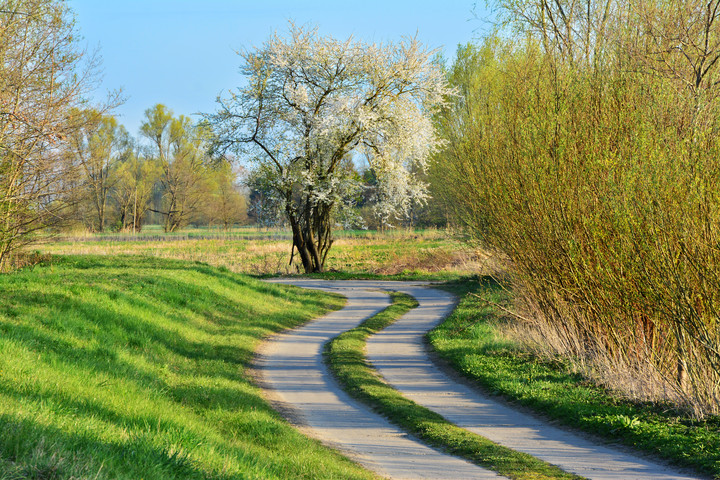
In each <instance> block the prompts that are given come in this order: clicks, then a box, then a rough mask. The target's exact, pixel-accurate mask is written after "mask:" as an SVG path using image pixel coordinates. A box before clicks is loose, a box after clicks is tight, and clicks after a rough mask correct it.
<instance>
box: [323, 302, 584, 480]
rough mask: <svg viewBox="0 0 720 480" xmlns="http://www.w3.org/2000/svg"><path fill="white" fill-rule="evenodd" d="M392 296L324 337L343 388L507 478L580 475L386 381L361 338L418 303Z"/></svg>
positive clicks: (427, 438)
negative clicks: (456, 420) (472, 428)
mask: <svg viewBox="0 0 720 480" xmlns="http://www.w3.org/2000/svg"><path fill="white" fill-rule="evenodd" d="M392 300H393V304H392V305H391V306H390V307H388V308H387V309H385V310H383V311H382V312H380V313H379V314H378V315H376V316H374V317H372V318H370V319H368V320H366V321H365V322H363V323H362V324H361V325H360V326H358V327H357V328H354V329H353V330H349V331H347V332H345V333H342V334H341V335H339V336H338V337H336V338H335V339H333V340H332V341H331V342H329V343H328V345H327V347H326V351H325V354H326V358H327V361H328V364H329V365H330V369H331V370H332V372H333V373H334V374H335V375H336V377H337V378H338V380H339V381H340V383H341V384H342V385H343V387H344V388H345V390H346V391H348V392H349V393H350V394H351V395H353V396H354V397H356V398H358V399H359V400H361V401H363V402H365V403H367V404H368V405H370V406H371V407H372V408H374V409H375V410H376V411H378V412H380V413H382V414H383V415H385V416H387V417H388V418H389V419H390V421H391V422H393V423H395V424H397V425H398V426H400V427H401V428H403V429H405V430H406V431H408V432H410V433H412V434H413V435H416V436H417V437H418V438H420V439H422V440H424V441H425V442H427V443H428V444H430V445H432V446H435V447H439V448H441V449H443V450H445V451H447V452H449V453H452V454H454V455H457V456H460V457H463V458H465V459H467V460H469V461H471V462H474V463H476V464H478V465H480V466H483V467H486V468H489V469H491V470H494V471H496V472H498V473H500V474H501V475H505V476H507V477H509V478H513V479H559V478H562V479H578V478H582V477H578V476H577V475H572V474H569V473H566V472H564V471H562V470H560V469H559V468H558V467H555V466H553V465H550V464H548V463H546V462H543V461H542V460H538V459H536V458H534V457H532V456H530V455H527V454H525V453H521V452H516V451H514V450H511V449H509V448H506V447H503V446H501V445H498V444H496V443H494V442H491V441H490V440H488V439H486V438H484V437H481V436H479V435H476V434H474V433H471V432H469V431H467V430H464V429H462V428H459V427H457V426H455V425H453V424H451V423H449V422H448V421H446V420H445V419H444V418H443V417H441V416H440V415H438V414H436V413H434V412H432V411H430V410H428V409H426V408H425V407H422V406H420V405H418V404H416V403H415V402H412V401H411V400H408V399H406V398H405V397H403V396H402V395H401V394H400V393H399V392H397V391H396V390H395V389H393V388H392V387H390V386H389V385H388V384H386V383H385V382H384V381H383V380H382V378H381V377H380V376H379V375H378V374H377V372H376V371H375V369H374V368H372V367H371V366H370V365H369V364H368V363H367V361H366V360H365V356H364V353H363V352H364V348H365V341H366V339H367V337H369V336H370V335H372V334H374V333H377V332H378V331H380V330H382V329H383V328H385V327H386V326H388V325H390V324H391V323H392V322H394V321H395V320H396V319H398V318H399V317H400V316H402V315H403V314H404V313H406V312H407V311H409V310H410V309H412V308H414V307H415V306H417V302H416V301H415V300H414V299H413V298H412V297H410V296H408V295H405V294H401V293H394V294H392Z"/></svg>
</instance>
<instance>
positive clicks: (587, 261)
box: [434, 0, 720, 415]
mask: <svg viewBox="0 0 720 480" xmlns="http://www.w3.org/2000/svg"><path fill="white" fill-rule="evenodd" d="M718 4H720V2H718V1H715V2H709V3H708V2H698V1H694V0H690V1H687V2H674V1H664V2H660V1H652V2H651V1H636V2H622V1H619V0H618V1H607V0H606V1H603V2H597V1H594V0H588V1H583V2H578V1H573V2H571V1H559V2H554V3H553V5H552V6H550V5H549V4H548V3H547V2H545V1H544V0H539V1H513V2H504V3H503V4H502V5H501V7H502V8H503V9H504V10H502V11H504V12H505V13H506V14H507V18H509V19H512V21H511V22H509V23H508V24H506V28H505V30H503V31H501V33H499V34H496V35H494V36H491V37H489V38H486V39H485V40H484V42H483V43H482V44H480V45H467V46H465V47H462V48H460V49H459V50H458V56H457V59H456V61H455V63H454V65H453V66H452V68H451V69H450V71H449V76H450V79H451V81H452V83H453V84H454V85H455V86H456V87H457V88H458V90H459V91H460V95H459V96H458V97H457V99H456V101H455V102H454V104H453V105H452V107H450V108H448V109H447V110H446V111H445V112H444V113H443V115H441V116H440V117H439V118H438V123H439V124H440V126H441V129H442V130H443V132H444V134H445V136H446V138H447V139H448V146H447V148H446V149H445V151H444V153H443V154H442V155H440V156H439V157H438V159H437V162H436V164H435V166H434V168H435V170H436V172H435V175H436V177H437V176H439V175H441V176H442V177H443V182H442V184H443V185H447V186H451V187H446V188H444V189H443V188H441V190H442V194H443V195H444V196H445V197H446V199H447V200H448V201H449V203H451V204H452V205H454V206H455V209H456V214H457V217H458V219H459V220H460V221H461V222H462V223H464V224H465V225H466V227H467V228H468V230H469V231H470V232H471V233H472V234H473V236H474V237H476V238H478V239H480V240H481V241H483V243H484V244H485V245H487V246H489V247H491V248H495V249H497V250H498V251H501V252H503V253H504V254H505V255H506V256H507V258H509V261H510V262H509V264H510V269H511V271H512V273H513V274H514V278H515V279H516V281H517V285H518V287H519V288H520V289H521V290H522V291H523V292H524V293H526V294H527V298H529V299H530V302H531V304H532V306H533V307H534V308H535V310H536V312H537V315H536V316H535V317H536V318H539V319H540V320H541V321H542V323H543V324H544V331H546V332H547V331H550V332H551V334H552V336H553V337H554V338H556V339H560V340H562V341H561V342H560V345H561V350H563V353H565V354H569V355H572V356H573V357H575V358H577V359H581V360H582V361H583V362H584V363H585V364H586V365H589V366H592V365H593V364H597V363H598V362H600V361H601V360H603V361H604V360H610V363H611V364H612V365H614V368H615V369H616V370H618V371H619V372H617V373H621V374H624V375H626V377H627V378H635V379H645V380H646V381H652V382H653V383H654V388H648V386H647V385H644V386H643V387H642V388H641V390H642V391H643V393H644V394H645V396H646V397H648V398H649V399H652V400H655V399H663V400H672V401H675V402H677V403H678V404H680V405H682V406H684V407H690V408H692V409H693V411H694V412H695V413H696V414H698V415H704V414H707V413H714V414H717V413H719V412H720V326H719V325H718V312H719V309H720V275H719V274H720V263H719V262H718V260H720V258H719V257H720V244H719V243H718V233H719V230H718V222H719V221H720V214H719V213H720V212H719V208H720V155H719V154H720V140H719V139H720V137H718V130H719V127H720V100H719V99H718V91H719V88H720V87H719V86H718V84H717V83H716V82H717V81H718V80H720V79H718V78H717V75H718V74H717V70H718V58H719V57H720V48H718V44H719V43H720V34H719V33H720V32H719V31H718V26H717V24H716V23H715V22H716V19H717V9H718ZM508 32H512V33H513V35H507V33H508ZM548 327H550V328H549V330H548Z"/></svg>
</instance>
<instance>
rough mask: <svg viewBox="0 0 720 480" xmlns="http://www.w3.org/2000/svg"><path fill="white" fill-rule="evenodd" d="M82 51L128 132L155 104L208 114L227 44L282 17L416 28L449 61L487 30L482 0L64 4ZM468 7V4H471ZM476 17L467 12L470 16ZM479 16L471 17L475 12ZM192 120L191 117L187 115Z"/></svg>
mask: <svg viewBox="0 0 720 480" xmlns="http://www.w3.org/2000/svg"><path fill="white" fill-rule="evenodd" d="M67 3H68V5H69V6H70V8H72V9H73V10H74V11H75V13H76V16H77V26H78V28H79V30H80V33H81V34H82V36H83V38H84V42H85V44H86V45H87V47H88V49H89V50H94V49H96V48H97V49H99V52H100V55H101V57H102V60H103V61H102V69H103V81H102V85H101V91H99V92H98V98H101V97H102V96H103V92H107V91H108V90H113V89H118V88H122V89H123V92H124V95H125V97H126V98H127V101H126V102H125V104H124V105H122V106H120V107H119V108H118V109H117V110H116V114H117V115H118V116H119V119H120V122H121V123H123V124H124V125H125V126H126V127H127V129H128V131H129V132H130V133H131V134H133V135H136V136H137V133H138V128H139V126H140V123H141V122H142V118H143V114H144V111H145V110H146V109H147V108H149V107H151V106H152V105H154V104H156V103H164V104H165V105H167V106H168V107H169V108H171V109H172V110H173V111H174V112H175V113H176V114H184V115H191V116H192V115H193V114H195V113H197V112H212V111H214V110H215V99H216V97H217V96H218V94H220V93H221V92H223V91H227V90H229V89H233V88H235V87H237V86H238V85H241V84H242V81H243V80H242V76H241V75H240V74H239V72H238V69H239V66H240V58H239V57H238V56H237V54H236V53H235V52H236V51H237V50H243V49H252V48H253V47H259V46H261V45H262V44H263V42H264V41H265V40H266V39H267V38H268V37H269V36H270V34H271V33H272V32H274V31H279V32H281V33H282V32H287V24H288V20H290V19H292V20H293V21H295V22H296V23H298V24H307V23H309V24H313V25H317V26H318V28H319V32H320V34H321V35H332V36H334V37H336V38H339V39H346V38H347V37H349V36H350V35H352V36H354V37H355V38H358V39H361V40H363V41H368V42H378V43H380V42H389V41H392V42H395V41H399V40H400V39H401V38H402V37H403V36H414V35H415V34H417V36H418V38H419V40H420V41H421V42H423V43H424V44H425V45H427V46H429V47H432V48H441V49H443V51H444V54H445V56H446V57H447V58H448V59H452V58H453V56H454V53H455V50H456V47H457V45H458V44H460V43H466V42H468V41H470V40H473V39H474V38H478V37H480V36H481V35H482V34H483V32H484V31H486V30H487V29H488V24H487V22H486V21H484V20H487V18H488V14H487V13H486V10H485V7H484V2H483V1H482V0H480V1H477V2H476V1H475V0H435V1H427V0H415V1H412V0H354V1H351V2H348V1H343V0H307V1H292V0H252V1H248V0H67ZM476 4H477V5H476ZM476 15H477V17H476ZM478 17H479V18H478ZM192 118H195V119H197V118H198V117H196V116H193V117H192Z"/></svg>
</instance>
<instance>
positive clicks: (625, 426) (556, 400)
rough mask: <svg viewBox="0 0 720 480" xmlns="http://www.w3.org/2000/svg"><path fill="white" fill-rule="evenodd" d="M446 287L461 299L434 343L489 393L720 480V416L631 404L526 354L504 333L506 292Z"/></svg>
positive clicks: (494, 287) (477, 284)
mask: <svg viewBox="0 0 720 480" xmlns="http://www.w3.org/2000/svg"><path fill="white" fill-rule="evenodd" d="M441 288H443V287H441ZM445 288H446V289H447V290H449V291H451V292H453V293H455V294H456V295H458V296H460V297H461V298H462V300H461V301H460V303H459V305H458V307H457V308H456V309H455V311H454V312H453V313H452V314H451V315H450V316H449V317H448V318H447V320H446V321H445V322H444V323H442V324H441V325H439V326H438V327H437V328H436V329H434V330H433V331H432V332H430V333H429V334H428V340H429V342H430V344H431V345H432V347H433V348H434V350H435V351H436V352H437V353H438V354H439V355H440V357H442V358H443V359H445V360H446V361H448V362H449V364H450V365H451V366H452V367H453V368H454V369H456V370H457V371H459V372H461V373H462V374H463V375H465V376H466V377H468V378H470V379H472V380H473V381H475V382H476V383H477V384H478V385H480V386H481V387H482V388H483V389H484V390H486V391H487V392H489V393H492V394H496V395H500V396H503V397H504V398H506V399H509V400H511V401H513V402H516V403H517V404H520V405H524V406H526V407H529V408H531V409H532V410H534V411H536V412H539V413H541V414H542V415H544V416H546V417H548V418H550V419H553V420H555V421H558V422H560V423H562V424H564V425H567V426H571V427H575V428H578V429H580V430H583V431H585V432H589V433H592V434H595V435H597V436H599V437H602V438H604V439H606V440H608V441H611V442H617V443H622V444H625V445H628V446H631V447H633V448H635V449H636V450H639V451H642V452H646V453H649V454H652V455H655V456H658V457H660V458H663V459H665V460H668V461H670V462H672V463H675V464H677V465H679V466H683V467H689V468H692V469H694V470H696V471H697V472H699V473H700V474H703V475H708V476H712V477H713V478H720V417H708V418H706V419H705V420H702V421H699V420H695V419H693V418H692V416H691V415H690V414H688V413H684V412H680V411H677V410H676V409H673V408H671V407H670V406H667V405H661V404H651V403H636V402H632V401H630V400H626V399H623V398H622V397H620V396H619V395H618V394H616V393H614V392H611V391H608V390H606V389H603V388H601V387H598V386H596V385H594V384H593V383H591V382H589V381H587V380H586V379H584V378H583V377H582V376H580V375H578V374H576V373H573V369H572V366H571V365H570V363H569V361H568V360H563V359H540V358H537V357H535V356H532V355H530V354H528V353H527V351H525V350H524V349H523V348H522V346H521V345H519V344H518V343H515V342H513V341H511V340H509V339H508V337H507V336H505V335H504V334H503V327H502V325H503V323H504V322H508V321H509V322H512V321H514V320H512V319H508V318H507V317H506V316H505V317H504V316H503V312H502V311H501V310H500V309H498V308H497V307H496V306H494V305H493V304H495V305H503V304H507V303H508V293H507V292H506V290H505V289H503V288H502V286H501V285H499V284H498V283H496V282H495V281H494V280H492V279H490V278H482V279H480V280H479V281H478V280H476V281H472V282H468V281H464V282H455V283H451V284H448V285H447V286H446V287H445ZM468 293H472V294H474V295H478V297H475V296H472V295H467V294H468ZM488 302H490V303H488Z"/></svg>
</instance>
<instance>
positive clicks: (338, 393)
mask: <svg viewBox="0 0 720 480" xmlns="http://www.w3.org/2000/svg"><path fill="white" fill-rule="evenodd" d="M271 281H273V282H277V283H286V284H292V285H296V286H300V287H304V288H312V289H317V290H323V291H328V292H334V293H338V294H340V295H343V296H345V297H347V299H348V302H347V305H346V306H345V308H343V309H342V310H338V311H336V312H333V313H330V314H328V315H326V316H324V317H321V318H319V319H316V320H313V321H312V322H310V323H308V324H306V325H305V326H303V327H301V328H299V329H296V330H292V331H290V332H286V333H284V334H280V335H277V336H275V337H273V338H271V339H270V340H269V341H267V342H266V343H264V344H263V346H262V347H261V349H260V351H259V354H258V367H259V370H260V375H261V381H262V384H263V386H264V387H265V389H266V392H267V395H268V397H269V398H270V399H271V401H273V403H274V405H275V406H276V408H278V409H279V410H280V411H281V412H283V414H284V415H285V416H286V417H287V418H288V419H289V420H290V421H292V422H293V423H294V424H295V425H297V426H298V428H300V429H301V430H303V431H304V432H305V433H306V434H308V435H310V436H312V437H315V438H317V439H319V440H321V441H322V442H323V443H325V444H327V445H329V446H332V447H334V448H337V449H338V450H340V451H342V452H343V453H344V454H346V455H347V456H349V457H351V458H353V459H354V460H356V461H357V462H358V463H360V464H362V465H363V466H365V467H366V468H368V469H370V470H373V471H375V472H377V473H378V474H380V475H382V476H386V477H388V478H392V479H489V478H502V477H500V476H498V475H497V474H496V473H494V472H491V471H489V470H486V469H483V468H481V467H478V466H476V465H473V464H470V463H468V462H466V461H465V460H462V459H459V458H456V457H453V456H449V455H446V454H443V453H441V452H439V451H437V450H434V449H432V448H430V447H427V446H425V445H424V444H422V443H420V442H419V441H417V440H416V439H414V438H412V437H409V436H408V435H407V434H405V433H403V432H402V431H401V430H399V429H398V428H397V427H395V426H394V425H392V424H390V423H389V422H387V421H386V420H385V419H384V418H382V417H381V416H379V415H378V414H376V413H374V412H372V411H371V410H370V409H369V408H367V407H366V406H364V405H362V404H360V403H358V402H356V401H355V400H354V399H352V398H351V397H349V396H348V395H347V394H346V393H345V392H343V391H342V390H341V389H340V387H339V386H338V385H337V383H336V382H335V380H334V379H333V378H332V376H331V374H330V372H329V371H328V369H327V367H326V366H325V364H324V362H323V358H322V350H323V345H324V344H325V343H326V342H327V341H328V340H330V339H331V338H333V337H335V336H337V335H338V334H340V333H342V332H344V331H346V330H350V329H352V328H354V327H355V326H357V325H358V324H359V323H360V322H362V321H363V320H365V319H366V318H368V317H370V316H372V315H375V314H376V313H378V312H379V311H381V310H382V309H384V308H386V307H387V306H388V305H389V297H388V295H387V292H388V291H400V292H403V293H407V294H409V295H412V296H413V297H415V298H416V299H417V301H418V303H419V306H418V307H417V308H415V309H413V310H412V311H410V312H408V313H407V314H406V315H404V316H403V317H402V318H401V319H399V320H398V321H397V322H395V323H394V324H393V325H391V326H390V327H388V328H386V329H385V330H383V331H382V332H380V333H379V334H377V335H375V336H373V337H371V338H370V340H369V341H368V347H367V355H368V359H369V360H370V362H371V363H372V364H373V366H374V367H375V368H376V369H378V371H379V372H380V373H381V374H382V375H383V377H384V378H385V380H386V381H387V382H388V383H389V384H391V385H392V386H393V387H395V388H396V389H397V390H399V391H400V392H401V393H402V394H403V395H404V396H406V397H407V398H410V399H412V400H413V401H415V402H416V403H418V404H420V405H423V406H425V407H427V408H429V409H431V410H434V411H436V412H437V413H439V414H440V415H442V416H443V417H445V418H446V419H447V420H449V421H451V422H453V423H455V424H456V425H458V426H460V427H463V428H466V429H467V430H470V431H472V432H474V433H477V434H479V435H482V436H484V437H486V438H489V439H491V440H493V441H495V442H497V443H499V444H502V445H505V446H507V447H509V448H512V449H515V450H518V451H522V452H526V453H529V454H531V455H534V456H535V457H538V458H541V459H543V460H545V461H547V462H550V463H553V464H555V465H558V466H560V467H561V468H563V469H564V470H566V471H569V472H572V473H576V474H578V475H582V476H583V477H587V478H589V479H597V480H640V479H653V480H670V479H675V480H689V479H692V478H695V477H691V476H688V475H687V474H683V473H681V472H678V471H673V470H672V469H670V468H669V467H666V466H664V465H661V464H658V463H654V462H651V461H648V460H645V459H642V458H639V457H637V456H634V455H630V454H627V453H624V452H622V451H620V450H617V449H614V448H610V447H607V446H603V445H597V444H594V443H592V442H590V441H588V440H586V439H584V438H582V437H580V436H578V435H575V434H572V433H569V432H567V431H565V430H561V429H558V428H556V427H553V426H551V425H548V424H547V423H545V422H543V421H541V420H538V419H537V418H535V417H531V416H528V415H525V414H523V413H520V412H518V411H515V410H513V409H511V408H509V407H507V406H506V405H504V404H501V403H498V402H496V401H494V400H493V399H491V398H488V397H486V396H485V395H483V394H481V393H479V392H478V391H476V390H474V389H471V388H469V387H467V386H466V385H464V384H462V383H458V382H457V381H454V380H453V379H451V378H449V377H448V376H446V375H445V374H444V373H443V372H442V371H441V370H440V369H439V368H437V367H436V366H435V365H434V364H433V363H432V361H431V360H430V358H429V356H428V352H427V351H426V349H425V347H424V335H425V333H426V332H427V331H428V330H430V329H431V328H433V327H434V326H435V325H437V324H438V323H439V322H440V321H442V319H443V318H445V317H446V316H447V315H448V314H449V313H450V312H451V311H452V309H453V307H454V305H455V299H454V297H453V296H452V295H450V294H449V293H446V292H444V291H441V290H437V289H433V288H430V287H429V286H428V285H427V284H425V283H423V282H386V281H361V280H356V281H328V280H312V279H292V280H286V279H275V280H271Z"/></svg>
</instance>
